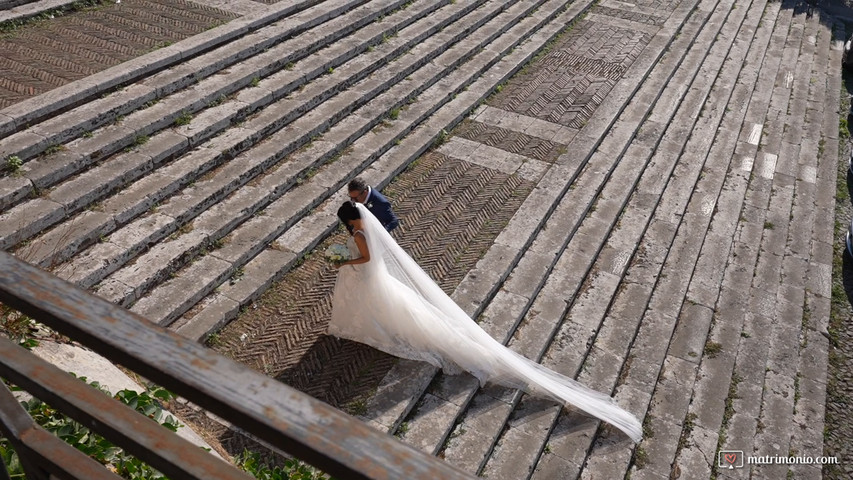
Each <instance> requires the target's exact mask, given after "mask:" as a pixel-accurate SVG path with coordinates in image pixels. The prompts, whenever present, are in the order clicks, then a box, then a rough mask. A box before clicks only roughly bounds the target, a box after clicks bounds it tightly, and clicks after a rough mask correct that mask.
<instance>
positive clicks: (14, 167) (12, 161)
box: [6, 155, 24, 173]
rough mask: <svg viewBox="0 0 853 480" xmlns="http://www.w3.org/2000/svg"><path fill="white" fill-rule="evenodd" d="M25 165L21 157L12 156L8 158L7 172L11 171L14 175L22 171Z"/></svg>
mask: <svg viewBox="0 0 853 480" xmlns="http://www.w3.org/2000/svg"><path fill="white" fill-rule="evenodd" d="M23 165H24V162H23V161H22V160H21V157H19V156H17V155H10V156H8V157H6V170H9V171H10V172H12V173H15V172H17V171H18V170H20V169H21V166H23Z"/></svg>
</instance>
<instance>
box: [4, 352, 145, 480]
mask: <svg viewBox="0 0 853 480" xmlns="http://www.w3.org/2000/svg"><path fill="white" fill-rule="evenodd" d="M4 342H5V343H9V342H8V341H7V340H4ZM15 348H19V349H20V350H23V349H22V348H20V347H15ZM24 352H26V351H25V350H24ZM26 353H27V354H28V355H32V354H30V353H29V352H26ZM66 375H68V374H67V373H66ZM78 382H79V380H78ZM80 384H81V386H86V385H85V384H83V383H82V382H80ZM102 395H103V394H102ZM149 421H150V420H149ZM152 423H153V422H152ZM0 430H2V432H3V435H4V436H5V437H6V439H7V440H9V443H10V444H11V445H12V448H14V449H15V451H16V452H17V453H18V459H19V460H20V462H21V466H22V467H23V468H24V472H25V473H26V475H27V478H28V479H29V480H48V479H50V478H62V479H86V480H120V479H121V477H119V476H118V475H116V474H114V473H112V472H110V471H109V470H107V469H106V468H104V466H103V465H101V464H100V463H98V462H96V461H95V460H93V459H92V458H89V456H87V455H86V454H84V453H83V452H81V451H79V450H77V449H76V448H74V447H72V446H71V445H68V444H67V443H65V442H64V441H62V440H61V439H59V438H58V437H56V436H54V435H52V434H50V433H49V432H47V431H45V430H44V429H43V428H41V427H39V426H38V425H37V424H36V423H35V421H34V420H33V419H32V417H30V415H29V414H28V413H27V411H26V410H24V408H23V407H22V406H21V404H20V403H19V402H18V400H17V399H16V398H15V396H14V395H12V392H10V391H9V389H8V388H7V387H6V386H5V385H0ZM0 470H2V471H0V474H2V477H0V478H5V479H7V480H8V479H9V473H8V471H7V470H6V466H5V464H3V462H2V461H0Z"/></svg>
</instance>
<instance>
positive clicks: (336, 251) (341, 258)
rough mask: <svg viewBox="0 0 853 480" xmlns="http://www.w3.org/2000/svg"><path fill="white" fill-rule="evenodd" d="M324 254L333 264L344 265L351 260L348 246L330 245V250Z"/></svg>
mask: <svg viewBox="0 0 853 480" xmlns="http://www.w3.org/2000/svg"><path fill="white" fill-rule="evenodd" d="M323 254H324V255H325V256H326V259H327V260H328V261H330V262H332V263H343V262H346V261H347V260H349V249H348V248H347V247H346V245H341V244H340V243H333V244H331V245H329V248H327V249H326V251H325V252H324V253H323Z"/></svg>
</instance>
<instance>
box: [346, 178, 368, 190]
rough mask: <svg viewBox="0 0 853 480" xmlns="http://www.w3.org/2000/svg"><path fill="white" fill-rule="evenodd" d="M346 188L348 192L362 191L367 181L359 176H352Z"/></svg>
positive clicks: (365, 188)
mask: <svg viewBox="0 0 853 480" xmlns="http://www.w3.org/2000/svg"><path fill="white" fill-rule="evenodd" d="M347 190H349V191H350V192H363V191H365V190H367V182H365V181H364V180H362V179H360V178H354V179H352V181H350V182H349V185H347Z"/></svg>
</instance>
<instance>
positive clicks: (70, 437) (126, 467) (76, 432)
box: [0, 377, 181, 480]
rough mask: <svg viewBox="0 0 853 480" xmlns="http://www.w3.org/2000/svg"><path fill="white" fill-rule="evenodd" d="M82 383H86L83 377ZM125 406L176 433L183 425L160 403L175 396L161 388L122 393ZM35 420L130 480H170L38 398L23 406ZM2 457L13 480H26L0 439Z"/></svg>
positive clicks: (119, 395) (118, 396) (119, 396)
mask: <svg viewBox="0 0 853 480" xmlns="http://www.w3.org/2000/svg"><path fill="white" fill-rule="evenodd" d="M80 380H82V381H86V378H84V377H81V378H80ZM87 383H88V384H89V385H90V386H91V387H93V388H96V389H98V390H100V391H102V392H104V394H107V395H109V394H110V392H109V391H108V390H107V389H105V388H104V387H102V386H101V385H100V384H99V383H98V382H87ZM114 398H116V399H117V400H119V401H121V402H123V403H124V404H125V405H128V406H130V407H131V408H134V409H135V410H136V411H138V412H140V413H142V414H144V415H145V416H147V417H148V418H151V419H152V420H154V421H156V422H157V423H160V424H161V425H163V426H165V427H166V428H168V429H170V430H172V431H176V430H177V429H178V428H179V427H180V426H181V425H180V424H179V423H178V422H177V421H176V420H175V418H174V417H172V416H171V415H165V414H164V412H163V408H162V407H161V405H160V401H169V400H171V399H173V398H174V395H173V394H172V393H171V392H169V391H167V390H165V389H163V388H160V387H154V388H152V389H146V390H145V391H144V392H141V393H137V392H134V391H132V390H122V391H120V392H118V393H117V394H116V395H115V397H114ZM21 405H22V406H23V407H24V409H25V410H26V411H27V413H29V414H30V416H31V417H32V418H33V420H34V421H35V422H36V423H37V424H38V425H40V426H41V427H42V428H44V429H45V430H47V431H48V432H50V433H52V434H54V435H56V436H57V437H59V438H60V439H62V440H64V441H65V442H66V443H68V444H69V445H71V446H72V447H74V448H76V449H77V450H80V451H81V452H83V453H85V454H86V455H88V456H89V457H91V458H93V459H94V460H96V461H98V462H99V463H101V464H103V465H105V466H106V467H107V468H109V469H110V470H112V471H113V472H115V473H116V474H118V475H120V476H121V477H123V478H127V479H129V480H165V479H166V477H165V476H164V475H163V474H162V473H160V472H158V471H157V470H155V469H153V468H152V467H150V466H149V465H147V464H145V463H142V461H140V460H139V459H137V458H135V457H133V456H131V455H129V454H127V453H125V451H124V450H122V449H121V448H119V447H117V446H115V445H113V444H112V443H111V442H110V441H108V440H106V439H105V438H103V437H101V436H100V435H98V434H96V433H94V432H92V431H91V430H89V428H87V427H85V426H83V425H82V424H80V423H78V422H76V421H74V420H72V419H70V418H68V417H66V416H65V415H63V414H62V413H61V412H60V411H58V410H56V409H55V408H53V407H51V406H50V405H48V404H46V403H44V402H42V401H41V400H39V399H37V398H33V399H31V400H27V401H24V402H21ZM0 456H2V458H3V461H4V463H5V464H6V467H7V469H8V470H9V475H10V477H11V478H24V471H23V468H22V467H21V462H20V460H19V458H18V454H17V452H15V451H14V450H13V449H12V447H11V445H10V444H9V441H8V440H6V439H0Z"/></svg>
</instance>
